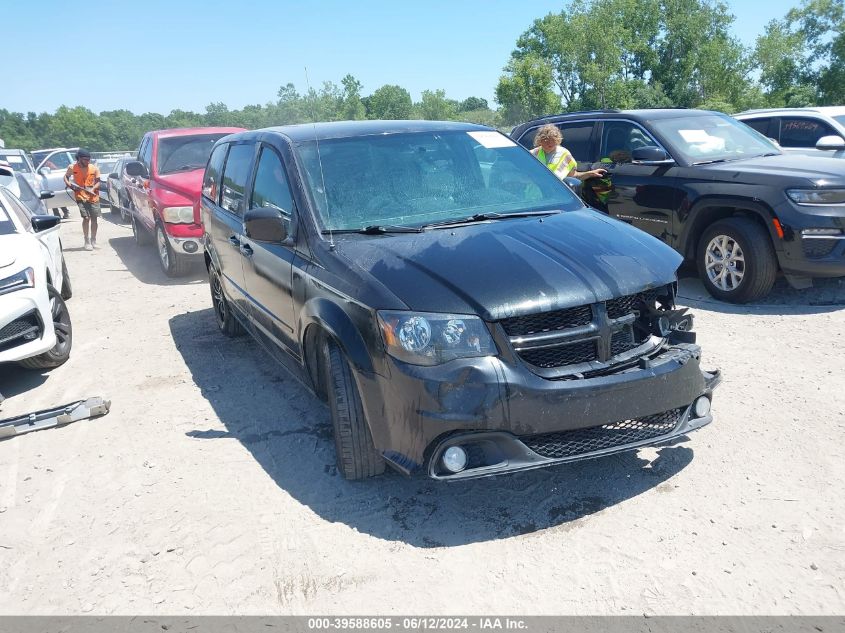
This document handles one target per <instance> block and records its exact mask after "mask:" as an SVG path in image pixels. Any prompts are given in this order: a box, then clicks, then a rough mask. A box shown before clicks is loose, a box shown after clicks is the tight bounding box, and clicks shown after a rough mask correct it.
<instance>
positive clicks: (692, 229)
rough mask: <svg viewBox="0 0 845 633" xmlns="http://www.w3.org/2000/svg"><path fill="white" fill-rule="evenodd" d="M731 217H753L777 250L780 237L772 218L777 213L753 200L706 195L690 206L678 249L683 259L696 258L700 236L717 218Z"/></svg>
mask: <svg viewBox="0 0 845 633" xmlns="http://www.w3.org/2000/svg"><path fill="white" fill-rule="evenodd" d="M734 216H741V217H747V218H750V219H752V220H754V221H755V222H756V223H757V224H759V225H760V226H761V227H763V228H764V229H765V230H766V233H767V234H768V235H769V239H771V240H772V245H773V246H774V248H775V250H776V251H777V250H780V246H779V244H778V242H779V238H778V235H777V233H776V232H775V228H774V224H773V223H772V221H773V220H776V219H777V216H776V215H775V213H774V211H772V210H771V209H770V208H769V207H767V206H766V205H764V204H763V203H761V202H756V201H753V200H742V199H734V198H707V199H705V200H701V201H699V202H698V203H696V204H695V205H694V206H693V208H692V210H691V211H690V214H689V218H688V220H687V222H686V229H685V230H684V231H683V232H682V233H681V237H680V244H679V246H680V248H679V249H678V250H679V251H680V252H681V254H683V256H684V259H686V260H694V259H695V257H696V250H697V249H698V241H699V238H700V237H701V234H702V233H703V232H704V231H705V230H706V229H707V227H708V226H710V225H711V224H713V223H714V222H718V221H719V220H724V219H726V218H730V217H734Z"/></svg>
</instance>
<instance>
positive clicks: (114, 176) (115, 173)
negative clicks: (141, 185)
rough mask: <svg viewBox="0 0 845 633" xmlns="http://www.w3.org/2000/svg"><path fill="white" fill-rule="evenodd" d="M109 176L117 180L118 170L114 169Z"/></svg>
mask: <svg viewBox="0 0 845 633" xmlns="http://www.w3.org/2000/svg"><path fill="white" fill-rule="evenodd" d="M109 178H114V179H115V180H117V179H118V175H117V172H116V171H113V172H112V173H110V174H109Z"/></svg>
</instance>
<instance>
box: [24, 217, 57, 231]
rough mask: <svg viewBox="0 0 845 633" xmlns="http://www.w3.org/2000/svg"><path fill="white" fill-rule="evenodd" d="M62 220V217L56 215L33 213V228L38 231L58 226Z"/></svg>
mask: <svg viewBox="0 0 845 633" xmlns="http://www.w3.org/2000/svg"><path fill="white" fill-rule="evenodd" d="M61 221H62V220H61V218H59V217H57V216H55V215H33V216H32V220H31V222H32V228H33V229H34V230H35V232H36V233H40V232H41V231H46V230H47V229H52V228H53V227H55V226H58V224H59V222H61Z"/></svg>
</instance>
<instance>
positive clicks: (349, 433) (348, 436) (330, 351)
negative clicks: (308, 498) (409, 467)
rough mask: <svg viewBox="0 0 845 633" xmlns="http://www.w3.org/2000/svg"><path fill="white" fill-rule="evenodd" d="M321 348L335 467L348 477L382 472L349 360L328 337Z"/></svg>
mask: <svg viewBox="0 0 845 633" xmlns="http://www.w3.org/2000/svg"><path fill="white" fill-rule="evenodd" d="M322 351H323V361H324V362H325V363H326V376H327V378H328V385H327V387H328V400H329V408H330V409H331V414H332V425H333V426H334V446H335V453H336V457H337V468H338V470H339V471H340V472H341V473H342V474H343V476H344V478H346V479H350V480H352V479H365V478H366V477H373V476H375V475H380V474H381V473H383V472H384V467H385V464H384V459H383V458H382V456H381V455H379V453H378V451H376V449H375V446H374V445H373V438H372V436H371V435H370V428H369V426H368V425H367V421H366V419H365V418H364V409H363V407H362V405H361V395H360V394H359V393H358V387H357V385H356V384H355V378H354V377H353V376H352V370H351V369H350V368H349V362H348V361H347V360H346V358H345V357H344V355H343V353H342V352H341V351H340V348H339V347H338V346H337V344H336V343H335V342H334V341H332V340H326V341H325V342H324V343H323V350H322Z"/></svg>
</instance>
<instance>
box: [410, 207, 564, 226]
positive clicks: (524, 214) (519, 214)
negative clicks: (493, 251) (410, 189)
mask: <svg viewBox="0 0 845 633" xmlns="http://www.w3.org/2000/svg"><path fill="white" fill-rule="evenodd" d="M557 213H561V211H560V210H559V209H552V210H549V211H516V212H514V213H496V212H495V211H494V212H491V213H476V214H475V215H471V216H468V217H465V218H454V219H452V220H441V221H440V222H429V223H428V224H423V225H422V228H424V229H428V228H437V227H441V226H454V225H456V224H472V223H474V222H486V221H487V220H505V219H507V218H528V217H531V216H536V215H554V214H557Z"/></svg>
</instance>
